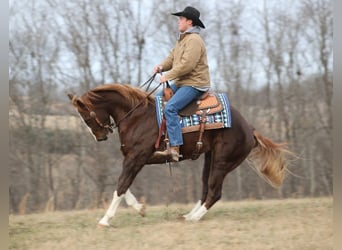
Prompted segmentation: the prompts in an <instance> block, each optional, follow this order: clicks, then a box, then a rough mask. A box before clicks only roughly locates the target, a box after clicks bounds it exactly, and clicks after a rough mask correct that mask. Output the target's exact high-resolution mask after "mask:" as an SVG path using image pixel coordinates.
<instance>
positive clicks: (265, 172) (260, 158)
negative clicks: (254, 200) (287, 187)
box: [247, 130, 291, 188]
mask: <svg viewBox="0 0 342 250" xmlns="http://www.w3.org/2000/svg"><path fill="white" fill-rule="evenodd" d="M253 135H254V138H255V139H256V141H257V145H256V147H254V148H253V149H252V151H251V153H250V154H249V155H248V158H247V160H248V162H249V163H250V164H249V165H250V166H251V167H252V168H254V169H255V170H256V172H257V173H258V174H259V176H260V177H261V178H263V179H264V180H266V182H268V183H269V184H270V185H271V186H273V187H275V188H278V187H280V185H281V184H282V182H283V180H284V177H285V171H286V169H287V166H286V155H287V154H291V152H290V151H289V150H288V149H287V147H286V143H274V142H273V141H272V140H270V139H268V138H266V137H263V136H262V135H261V134H260V133H259V132H258V131H256V130H254V131H253Z"/></svg>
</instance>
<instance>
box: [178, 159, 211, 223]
mask: <svg viewBox="0 0 342 250" xmlns="http://www.w3.org/2000/svg"><path fill="white" fill-rule="evenodd" d="M210 166H211V152H207V153H205V158H204V167H203V172H202V197H201V199H200V200H199V201H198V202H197V203H196V205H195V207H194V208H193V209H192V210H191V211H190V212H189V213H187V214H185V215H183V217H184V218H185V220H191V218H192V216H193V215H194V214H195V212H196V211H197V210H198V209H199V208H200V207H201V206H202V204H203V202H204V201H205V200H206V198H207V194H208V180H209V173H210Z"/></svg>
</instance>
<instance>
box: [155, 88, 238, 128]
mask: <svg viewBox="0 0 342 250" xmlns="http://www.w3.org/2000/svg"><path fill="white" fill-rule="evenodd" d="M217 97H218V98H219V101H220V102H221V104H222V106H223V109H222V110H221V111H219V112H217V113H214V114H209V115H207V116H206V117H207V121H206V124H205V129H219V128H230V127H231V126H232V120H231V112H230V104H229V100H228V97H227V95H226V94H225V93H217ZM196 101H197V100H195V102H196ZM155 103H156V115H157V122H158V127H160V124H161V121H162V117H163V99H162V96H155ZM200 121H201V115H198V114H196V113H195V114H192V115H189V116H184V117H180V116H179V123H180V125H181V128H182V132H183V133H189V132H193V131H198V130H199V127H200Z"/></svg>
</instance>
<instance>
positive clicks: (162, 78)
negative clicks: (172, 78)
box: [159, 75, 167, 83]
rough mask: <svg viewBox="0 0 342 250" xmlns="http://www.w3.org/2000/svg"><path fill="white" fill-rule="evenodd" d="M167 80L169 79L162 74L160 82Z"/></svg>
mask: <svg viewBox="0 0 342 250" xmlns="http://www.w3.org/2000/svg"><path fill="white" fill-rule="evenodd" d="M166 81H167V79H166V77H165V75H162V76H161V77H160V78H159V82H160V83H163V82H166Z"/></svg>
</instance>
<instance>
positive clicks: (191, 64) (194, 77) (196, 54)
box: [161, 33, 210, 87]
mask: <svg viewBox="0 0 342 250" xmlns="http://www.w3.org/2000/svg"><path fill="white" fill-rule="evenodd" d="M161 66H162V67H163V71H168V72H167V73H166V74H165V77H166V79H167V80H174V81H175V84H176V86H177V87H181V86H194V87H210V77H209V67H208V61H207V52H206V48H205V44H204V41H203V39H202V38H201V36H200V35H199V34H197V33H185V34H181V35H180V39H179V40H178V41H177V43H176V46H175V47H174V48H173V49H172V50H171V52H170V54H169V56H168V57H167V58H166V59H165V60H164V61H163V62H162V63H161Z"/></svg>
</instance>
